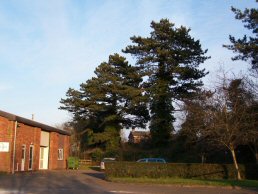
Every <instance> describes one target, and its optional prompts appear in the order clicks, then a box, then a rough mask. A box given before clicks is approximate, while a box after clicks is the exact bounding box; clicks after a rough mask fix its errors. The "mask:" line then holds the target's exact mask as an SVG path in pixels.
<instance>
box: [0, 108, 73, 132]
mask: <svg viewBox="0 0 258 194" xmlns="http://www.w3.org/2000/svg"><path fill="white" fill-rule="evenodd" d="M0 116H2V117H5V118H7V119H8V120H10V121H17V122H20V123H23V124H26V125H29V126H32V127H38V128H41V129H42V130H44V131H49V132H57V133H60V134H63V135H71V133H70V132H68V131H64V130H61V129H58V128H55V127H51V126H49V125H45V124H43V123H39V122H36V121H33V120H30V119H26V118H23V117H20V116H17V115H14V114H11V113H8V112H4V111H1V110H0Z"/></svg>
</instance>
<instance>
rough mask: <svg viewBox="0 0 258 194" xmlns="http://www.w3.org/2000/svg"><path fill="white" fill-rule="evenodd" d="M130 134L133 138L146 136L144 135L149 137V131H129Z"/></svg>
mask: <svg viewBox="0 0 258 194" xmlns="http://www.w3.org/2000/svg"><path fill="white" fill-rule="evenodd" d="M131 134H132V135H133V136H146V135H149V134H150V132H149V131H131Z"/></svg>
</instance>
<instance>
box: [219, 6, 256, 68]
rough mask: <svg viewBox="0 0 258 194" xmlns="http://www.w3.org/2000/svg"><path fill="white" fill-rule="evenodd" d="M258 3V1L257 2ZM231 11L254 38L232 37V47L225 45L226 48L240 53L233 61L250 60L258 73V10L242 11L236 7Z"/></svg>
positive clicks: (230, 37)
mask: <svg viewBox="0 0 258 194" xmlns="http://www.w3.org/2000/svg"><path fill="white" fill-rule="evenodd" d="M256 2H258V1H256ZM231 10H232V11H233V12H234V13H235V18H236V19H237V20H241V21H242V22H243V23H244V24H245V25H244V27H245V28H247V29H248V30H250V31H251V33H252V35H253V36H249V37H247V35H245V36H244V37H243V38H239V39H236V38H235V37H234V36H232V35H230V36H229V40H230V42H231V43H232V44H231V45H224V47H226V48H228V49H229V50H232V51H233V52H235V53H238V55H236V56H235V57H233V58H232V59H233V60H244V61H247V60H249V61H250V63H251V65H252V68H253V69H254V70H256V71H257V72H258V54H257V53H258V9H257V8H251V9H247V8H246V9H245V10H244V11H241V10H239V9H236V8H234V7H232V8H231Z"/></svg>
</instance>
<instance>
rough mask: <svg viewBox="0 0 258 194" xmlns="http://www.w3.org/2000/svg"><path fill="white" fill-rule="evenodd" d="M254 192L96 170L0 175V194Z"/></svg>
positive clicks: (226, 193)
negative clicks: (115, 178)
mask: <svg viewBox="0 0 258 194" xmlns="http://www.w3.org/2000/svg"><path fill="white" fill-rule="evenodd" d="M9 193H11V194H36V193H40V194H43V193H44V194H46V193H47V194H52V193H57V194H59V193H60V194H61V193H62V194H71V193H74V194H81V193H89V194H94V193H97V194H98V193H101V194H112V193H124V194H154V193H155V194H163V193H164V194H166V193H169V194H174V193H175V194H190V193H191V194H207V193H208V194H258V191H257V190H252V189H239V188H238V189H231V188H219V187H208V188H207V187H187V186H175V185H150V184H122V183H111V182H107V181H105V180H104V174H103V173H101V172H97V171H92V170H87V171H81V170H80V171H71V170H68V171H39V172H25V173H16V174H15V175H0V194H9Z"/></svg>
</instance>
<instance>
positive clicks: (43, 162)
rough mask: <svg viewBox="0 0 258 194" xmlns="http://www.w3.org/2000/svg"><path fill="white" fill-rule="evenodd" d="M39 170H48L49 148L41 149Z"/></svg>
mask: <svg viewBox="0 0 258 194" xmlns="http://www.w3.org/2000/svg"><path fill="white" fill-rule="evenodd" d="M39 156H40V157H39V169H48V147H40V154H39Z"/></svg>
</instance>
